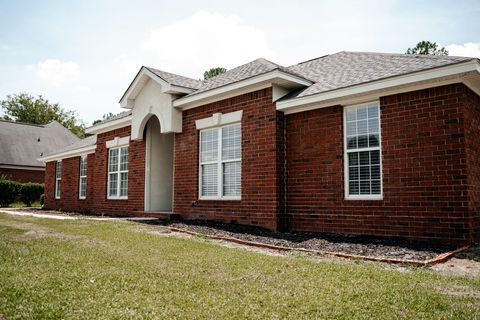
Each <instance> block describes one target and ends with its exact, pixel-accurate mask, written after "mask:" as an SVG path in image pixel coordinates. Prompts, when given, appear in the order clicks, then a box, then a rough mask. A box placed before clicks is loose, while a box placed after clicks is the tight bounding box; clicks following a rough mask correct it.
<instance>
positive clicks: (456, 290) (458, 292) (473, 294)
mask: <svg viewBox="0 0 480 320" xmlns="http://www.w3.org/2000/svg"><path fill="white" fill-rule="evenodd" d="M436 289H437V290H438V291H439V292H441V293H443V294H446V295H449V296H454V297H462V298H463V297H465V298H469V297H470V298H480V291H478V290H474V289H472V288H470V287H467V286H462V285H458V284H453V285H447V286H442V287H437V288H436ZM479 304H480V302H479Z"/></svg>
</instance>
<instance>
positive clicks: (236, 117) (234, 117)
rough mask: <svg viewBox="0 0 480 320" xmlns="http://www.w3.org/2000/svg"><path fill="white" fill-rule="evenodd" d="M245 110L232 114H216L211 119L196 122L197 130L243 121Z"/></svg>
mask: <svg viewBox="0 0 480 320" xmlns="http://www.w3.org/2000/svg"><path fill="white" fill-rule="evenodd" d="M242 115H243V110H240V111H235V112H230V113H225V114H221V113H214V114H213V115H212V116H211V117H208V118H204V119H199V120H195V126H196V128H197V130H201V129H207V128H213V127H217V126H223V125H226V124H230V123H235V122H240V121H242Z"/></svg>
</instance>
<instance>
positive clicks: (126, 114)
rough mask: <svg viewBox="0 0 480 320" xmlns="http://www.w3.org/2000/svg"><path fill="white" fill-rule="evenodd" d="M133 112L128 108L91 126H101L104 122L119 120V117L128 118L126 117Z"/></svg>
mask: <svg viewBox="0 0 480 320" xmlns="http://www.w3.org/2000/svg"><path fill="white" fill-rule="evenodd" d="M131 114H132V110H127V111H123V112H120V113H118V114H116V115H114V116H112V117H110V118H108V119H106V120H103V121H100V122H98V123H96V124H94V125H93V126H91V127H90V128H92V127H96V126H99V125H101V124H104V123H107V122H110V121H114V120H119V119H122V118H126V117H128V116H129V115H131Z"/></svg>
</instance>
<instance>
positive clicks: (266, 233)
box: [143, 220, 457, 260]
mask: <svg viewBox="0 0 480 320" xmlns="http://www.w3.org/2000/svg"><path fill="white" fill-rule="evenodd" d="M143 223H146V224H149V225H161V226H167V227H172V228H178V229H183V230H187V231H191V232H195V233H199V234H205V235H209V236H221V237H231V238H235V239H240V240H245V241H252V242H258V243H262V244H267V245H274V246H281V247H287V248H294V249H302V248H303V249H309V250H318V251H330V252H338V253H345V254H350V255H358V256H368V257H375V258H383V259H401V260H429V259H433V258H436V257H438V256H439V255H440V254H442V253H445V252H447V251H451V250H454V249H456V248H457V247H453V246H432V245H428V244H423V243H416V242H408V241H401V240H390V239H382V238H378V237H370V236H353V235H343V234H331V233H319V232H274V231H270V230H266V229H263V228H259V227H252V226H245V225H239V224H227V223H221V222H210V221H204V220H192V221H182V222H168V221H160V220H159V221H146V222H143Z"/></svg>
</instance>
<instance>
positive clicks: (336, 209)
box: [286, 84, 478, 242]
mask: <svg viewBox="0 0 480 320" xmlns="http://www.w3.org/2000/svg"><path fill="white" fill-rule="evenodd" d="M467 90H468V89H467V88H466V87H465V86H463V85H461V84H455V85H449V86H443V87H437V88H433V89H427V90H420V91H415V92H409V93H404V94H398V95H392V96H387V97H382V98H381V99H380V105H381V128H382V157H383V188H384V189H383V190H384V199H383V200H380V201H373V200H371V201H361V200H344V181H343V110H342V107H340V106H332V107H329V108H324V109H317V110H312V111H307V112H302V113H297V114H293V115H288V116H287V117H286V132H287V138H286V139H287V183H288V193H287V212H288V214H289V219H290V227H291V229H293V230H312V231H326V232H341V233H352V234H370V235H377V236H399V237H405V238H409V239H415V240H430V241H433V240H442V241H454V242H466V241H468V239H469V219H468V216H469V198H468V195H467V191H468V190H467V159H466V153H465V137H464V115H463V111H464V105H465V102H466V100H465V92H466V91H467ZM477 139H478V138H477ZM477 150H478V147H477ZM477 159H478V158H477ZM476 161H477V162H476V163H477V164H478V160H476ZM472 163H473V162H472Z"/></svg>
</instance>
